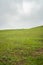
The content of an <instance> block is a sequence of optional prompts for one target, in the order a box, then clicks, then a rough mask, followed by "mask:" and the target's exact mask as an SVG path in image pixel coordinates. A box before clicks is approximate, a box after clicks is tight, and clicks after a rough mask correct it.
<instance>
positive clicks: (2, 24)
mask: <svg viewBox="0 0 43 65" xmlns="http://www.w3.org/2000/svg"><path fill="white" fill-rule="evenodd" d="M39 25H43V0H0V29H8V28H30V27H34V26H39Z"/></svg>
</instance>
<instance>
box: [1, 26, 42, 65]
mask: <svg viewBox="0 0 43 65" xmlns="http://www.w3.org/2000/svg"><path fill="white" fill-rule="evenodd" d="M0 65H43V26H39V27H35V28H32V29H17V30H0Z"/></svg>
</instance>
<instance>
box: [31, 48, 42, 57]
mask: <svg viewBox="0 0 43 65" xmlns="http://www.w3.org/2000/svg"><path fill="white" fill-rule="evenodd" d="M41 54H42V55H43V48H39V49H36V50H35V51H33V52H32V53H31V55H32V56H33V57H36V56H39V55H41Z"/></svg>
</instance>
